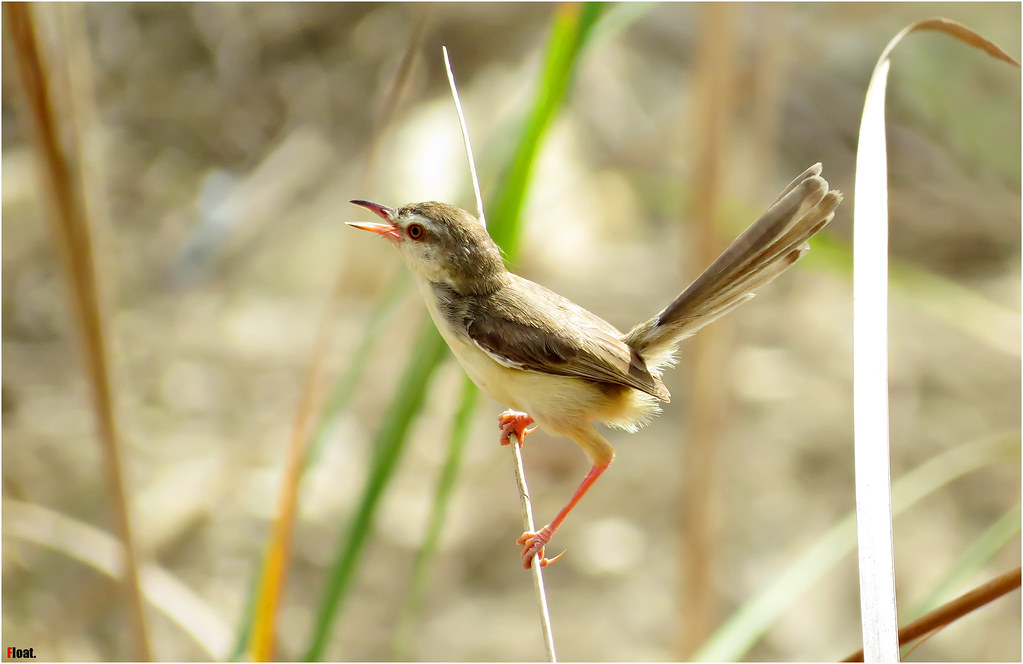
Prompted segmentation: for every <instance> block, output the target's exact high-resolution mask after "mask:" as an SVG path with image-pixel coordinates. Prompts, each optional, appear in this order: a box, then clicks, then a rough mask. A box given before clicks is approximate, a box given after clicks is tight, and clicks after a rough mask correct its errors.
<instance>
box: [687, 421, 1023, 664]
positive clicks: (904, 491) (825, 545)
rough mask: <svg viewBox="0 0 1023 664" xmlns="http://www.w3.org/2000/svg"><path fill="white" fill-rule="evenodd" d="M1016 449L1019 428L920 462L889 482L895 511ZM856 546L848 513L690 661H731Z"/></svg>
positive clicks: (1015, 452) (1014, 453)
mask: <svg viewBox="0 0 1023 664" xmlns="http://www.w3.org/2000/svg"><path fill="white" fill-rule="evenodd" d="M1018 454H1019V432H1018V431H1016V432H1012V433H1011V434H1002V435H999V436H995V437H991V438H988V439H985V440H982V441H979V442H975V443H970V444H967V445H961V446H959V447H956V448H954V449H951V450H949V451H947V452H944V453H942V454H939V455H938V456H935V457H933V458H931V459H928V460H927V461H925V462H923V463H922V464H920V465H919V466H917V467H916V468H914V469H913V470H911V471H910V472H908V473H906V474H905V475H903V476H902V477H900V478H899V479H898V480H897V481H896V482H895V483H894V484H893V486H892V502H893V505H894V513H895V514H898V513H900V512H903V511H905V510H906V509H907V508H909V507H911V506H912V505H914V504H916V503H917V502H918V501H920V500H921V499H923V498H925V497H927V496H928V495H930V494H931V493H933V492H934V491H937V490H938V489H940V488H942V487H943V486H946V485H948V484H949V483H951V482H952V481H953V480H956V479H958V478H960V477H962V476H964V475H966V474H968V473H971V472H973V471H975V470H978V469H980V468H984V467H985V466H988V465H991V464H994V463H1003V462H1005V460H1006V459H1009V458H1012V457H1013V456H1018ZM855 546H856V515H855V513H853V512H850V513H849V514H848V515H847V516H846V517H845V518H844V519H842V520H841V521H840V522H839V523H838V524H836V525H835V526H832V528H831V529H830V530H828V531H827V532H826V533H825V534H824V535H822V536H821V537H820V539H818V540H817V541H816V542H815V543H814V544H813V545H811V546H810V547H809V548H808V549H806V550H805V551H804V552H803V553H801V554H800V555H798V556H796V557H795V558H794V559H793V560H792V562H791V563H790V564H789V566H788V567H786V568H785V569H784V570H782V571H781V573H779V574H778V575H776V576H775V577H774V581H773V582H772V583H771V585H769V586H768V587H767V588H765V589H764V590H763V591H762V592H761V593H760V594H759V595H757V596H756V597H754V598H753V599H752V600H750V601H749V602H747V603H746V604H744V605H743V606H742V607H741V608H740V609H739V610H738V611H736V612H735V613H734V614H732V616H731V617H730V618H729V619H728V620H726V621H725V623H724V624H723V625H721V627H719V628H718V629H717V630H716V631H715V632H714V634H712V635H711V637H710V638H709V639H707V641H706V643H704V644H703V645H702V646H701V647H700V649H699V650H698V651H697V652H696V654H694V655H693V661H704V662H707V661H711V662H713V661H717V662H733V661H736V660H738V659H739V658H740V657H742V656H743V654H745V653H746V652H747V651H748V650H749V649H750V648H751V647H752V646H753V644H754V643H756V641H757V639H759V638H760V637H761V636H763V635H764V633H765V632H767V630H768V628H770V626H771V625H772V624H774V622H775V621H776V620H777V619H778V618H779V617H780V616H781V614H782V613H783V612H784V611H785V610H786V609H787V608H788V607H789V606H790V605H791V604H792V603H793V602H794V601H795V600H796V599H797V598H798V597H799V596H800V595H801V594H802V593H803V592H805V591H806V590H807V589H809V588H810V587H811V586H813V584H814V583H816V582H817V580H818V579H820V578H821V577H822V576H823V575H824V574H825V573H827V571H828V570H830V569H831V568H832V567H834V566H835V565H836V564H837V563H838V562H839V561H840V560H841V559H842V558H843V557H845V556H846V555H848V554H849V553H850V552H852V551H853V549H854V548H855Z"/></svg>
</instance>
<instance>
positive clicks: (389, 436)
mask: <svg viewBox="0 0 1023 664" xmlns="http://www.w3.org/2000/svg"><path fill="white" fill-rule="evenodd" d="M413 348H414V349H415V352H414V353H413V355H412V359H411V361H410V362H409V364H408V365H407V366H406V368H405V373H404V375H403V376H402V379H401V381H400V383H399V386H398V389H397V390H396V392H395V398H394V400H393V401H392V402H391V404H390V406H388V408H387V411H386V412H385V413H384V419H383V422H384V424H383V426H382V427H381V428H380V430H379V431H378V432H377V435H376V436H375V437H374V439H373V442H372V448H373V449H374V450H375V455H374V458H373V462H372V465H371V468H370V471H369V478H368V481H367V484H366V488H365V490H364V492H363V495H362V498H361V500H360V503H359V506H358V508H357V511H356V514H355V516H354V517H353V519H352V521H351V523H350V524H349V527H348V529H347V531H346V532H345V533H344V535H343V537H342V540H341V546H340V554H339V555H338V556H337V557H336V558H335V561H334V564H333V566H332V567H331V571H330V576H329V578H328V580H327V584H326V588H325V589H324V594H323V599H322V600H321V602H320V608H319V609H318V610H317V612H316V616H315V624H314V626H313V633H312V636H311V638H310V642H309V646H308V648H307V650H306V652H305V653H304V655H303V657H302V659H303V660H305V661H318V660H320V659H321V658H322V657H323V651H324V649H325V648H326V646H327V639H328V638H329V636H330V631H331V627H332V626H333V624H334V620H335V619H336V618H337V614H338V612H339V610H340V608H341V600H342V599H343V598H344V597H346V596H347V593H348V590H349V587H350V586H351V582H352V579H353V578H354V573H355V570H356V569H357V567H358V564H359V561H360V559H361V556H362V553H363V550H364V549H365V543H366V540H367V539H368V537H369V533H370V530H371V529H372V525H373V518H374V516H375V515H376V509H377V505H378V504H379V502H380V498H381V496H382V495H383V491H384V488H385V487H386V486H387V484H388V483H389V482H390V479H391V477H392V475H393V474H394V469H395V467H396V466H397V463H398V459H400V458H401V454H402V452H404V449H405V445H406V442H407V440H408V431H409V429H410V427H411V425H412V420H413V419H414V418H415V416H416V415H417V414H418V413H419V411H420V410H421V409H422V405H423V401H424V400H425V397H426V388H427V387H428V386H429V383H430V379H431V378H432V376H433V373H434V371H435V370H436V368H437V365H439V364H440V361H441V360H442V359H443V358H444V357H445V356H446V355H447V345H445V343H444V340H443V339H442V338H441V336H440V333H438V332H437V328H436V327H434V325H433V321H431V320H429V319H425V320H424V321H423V325H422V328H421V330H420V333H419V339H418V341H417V342H416V343H415V344H414V345H413Z"/></svg>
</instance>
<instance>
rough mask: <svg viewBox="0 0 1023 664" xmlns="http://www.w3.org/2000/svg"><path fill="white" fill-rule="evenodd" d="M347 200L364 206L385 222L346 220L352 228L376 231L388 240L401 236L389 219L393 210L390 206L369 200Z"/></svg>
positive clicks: (392, 214)
mask: <svg viewBox="0 0 1023 664" xmlns="http://www.w3.org/2000/svg"><path fill="white" fill-rule="evenodd" d="M348 202H349V203H352V204H354V205H358V206H359V207H364V208H366V209H367V210H369V211H370V212H373V213H374V214H376V215H378V216H379V217H380V218H381V219H383V220H384V221H386V222H387V223H386V224H378V223H364V222H360V221H349V222H347V224H348V225H349V226H351V227H352V228H358V229H360V230H364V231H369V232H371V233H376V234H377V235H381V236H383V237H386V238H387V239H388V240H397V239H399V238H400V237H401V235H400V234H399V233H398V228H397V227H396V226H395V225H394V222H392V221H391V217H393V216H394V210H392V209H391V208H389V207H385V206H383V205H380V204H379V203H371V202H369V201H348Z"/></svg>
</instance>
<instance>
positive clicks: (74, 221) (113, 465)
mask: <svg viewBox="0 0 1023 664" xmlns="http://www.w3.org/2000/svg"><path fill="white" fill-rule="evenodd" d="M4 11H5V12H6V16H7V23H8V28H9V31H10V35H11V38H12V40H13V42H14V48H15V56H16V57H15V59H16V61H17V66H18V72H19V74H20V78H21V83H22V86H23V88H24V91H25V97H26V101H27V104H28V115H29V117H30V123H31V125H32V128H33V130H34V138H35V141H36V144H37V148H38V150H39V153H40V158H41V161H42V171H41V173H42V176H43V177H42V180H43V183H42V184H43V191H45V192H47V194H48V195H47V198H48V199H49V200H50V201H51V204H52V214H50V215H48V216H49V217H50V218H51V219H52V221H53V236H54V241H55V244H56V245H57V251H58V253H59V255H60V259H61V260H62V262H63V263H64V267H65V275H66V277H67V280H68V286H69V291H70V294H71V296H72V298H71V299H72V302H71V308H72V310H73V311H74V312H75V321H76V324H77V328H78V336H79V339H80V341H81V343H82V347H83V351H84V360H85V368H86V373H87V375H88V379H89V384H90V387H91V388H92V401H93V411H94V414H95V416H96V420H97V424H98V427H99V436H100V441H101V443H102V446H103V462H104V467H105V468H104V470H105V475H106V479H107V485H108V488H109V490H110V501H111V508H112V510H113V513H114V521H115V528H116V532H117V534H118V538H119V539H120V542H121V545H122V551H123V567H122V570H121V573H122V577H121V578H122V580H123V582H124V590H125V595H126V597H125V599H126V604H127V611H128V625H129V632H130V634H131V638H132V641H133V651H132V652H133V658H134V659H137V660H150V659H151V658H152V654H151V650H150V645H149V634H148V630H147V626H146V619H145V613H144V607H143V604H142V592H141V589H140V584H139V572H138V556H137V553H136V548H135V542H134V538H133V535H132V528H131V510H130V507H129V504H128V492H127V489H126V487H125V479H124V469H123V463H122V459H121V441H120V436H119V432H118V426H117V413H116V408H115V405H114V389H113V385H112V381H111V375H110V368H109V362H108V349H107V342H106V325H105V321H104V315H103V307H102V303H101V301H100V295H99V284H98V277H97V269H96V263H95V256H94V255H93V244H92V236H91V234H90V228H89V220H88V216H87V214H86V211H85V210H84V209H83V206H82V203H81V191H80V188H81V182H80V180H79V178H78V176H76V175H75V169H74V167H73V165H72V164H73V163H79V162H80V159H79V158H77V157H78V150H77V146H75V145H73V144H67V145H62V144H61V139H60V136H61V132H60V127H59V126H58V119H57V117H56V114H55V111H54V107H53V103H52V100H51V91H50V82H49V80H48V76H47V70H46V66H45V64H44V62H43V58H42V54H41V52H40V49H39V45H38V40H37V38H36V30H35V25H34V21H33V16H32V6H31V5H30V4H28V3H7V4H5V5H4Z"/></svg>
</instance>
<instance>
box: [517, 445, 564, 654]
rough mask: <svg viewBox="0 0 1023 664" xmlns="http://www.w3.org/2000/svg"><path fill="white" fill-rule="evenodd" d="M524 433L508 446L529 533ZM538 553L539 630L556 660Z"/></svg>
mask: <svg viewBox="0 0 1023 664" xmlns="http://www.w3.org/2000/svg"><path fill="white" fill-rule="evenodd" d="M523 438H525V433H524V432H523V433H521V434H519V436H518V440H517V441H516V442H514V443H512V444H511V445H509V446H508V447H510V448H511V452H512V458H513V459H514V461H515V484H516V485H517V486H518V489H519V502H520V503H521V505H522V525H523V527H524V528H525V529H526V530H527V531H528V532H531V533H534V532H536V524H534V523H533V506H532V504H531V503H530V501H529V487H527V486H526V471H525V470H524V469H523V467H522V439H523ZM542 557H543V556H541V555H540V553H535V554H533V560H532V561H530V564H529V570H530V572H532V573H533V587H534V588H535V589H536V595H537V604H538V605H539V607H540V630H541V632H542V634H543V645H544V649H545V650H546V651H547V661H548V662H556V661H558V658H557V655H556V654H555V652H554V633H553V632H552V631H551V615H550V611H549V610H548V608H547V591H546V590H545V589H544V584H543V567H542V565H541V564H540V559H541V558H542Z"/></svg>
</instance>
